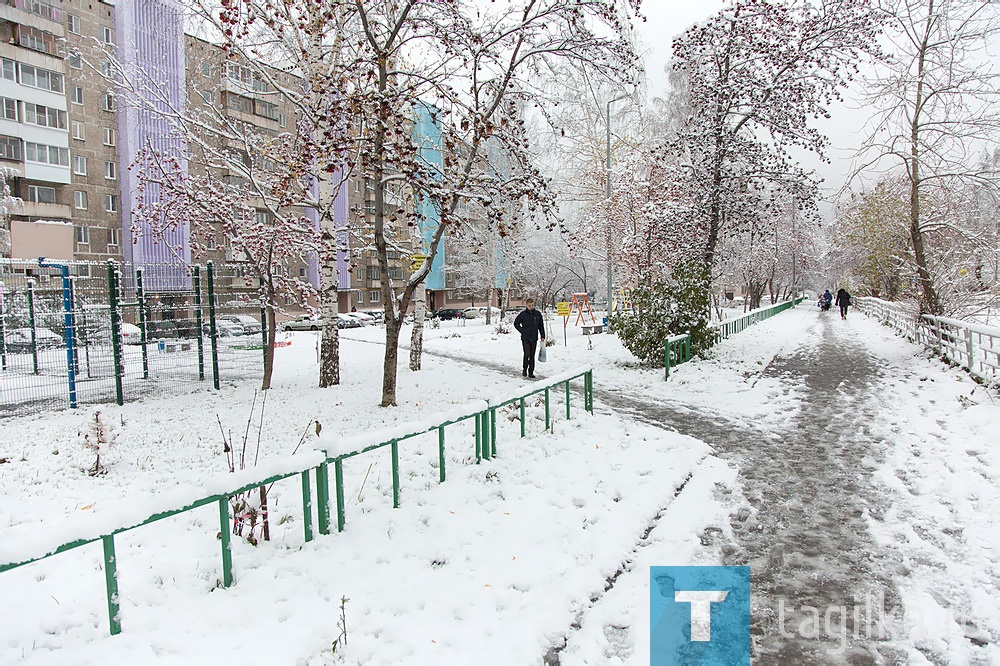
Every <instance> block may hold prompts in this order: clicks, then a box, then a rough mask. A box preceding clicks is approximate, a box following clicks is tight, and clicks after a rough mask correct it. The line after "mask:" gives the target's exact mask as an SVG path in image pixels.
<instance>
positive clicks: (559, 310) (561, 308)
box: [556, 301, 570, 317]
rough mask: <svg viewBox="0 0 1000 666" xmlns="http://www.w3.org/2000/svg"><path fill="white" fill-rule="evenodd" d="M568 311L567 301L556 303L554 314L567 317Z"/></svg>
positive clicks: (568, 304)
mask: <svg viewBox="0 0 1000 666" xmlns="http://www.w3.org/2000/svg"><path fill="white" fill-rule="evenodd" d="M569 311H570V302H569V301H559V302H558V303H556V316H558V317H568V316H569Z"/></svg>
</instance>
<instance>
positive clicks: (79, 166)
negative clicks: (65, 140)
mask: <svg viewBox="0 0 1000 666" xmlns="http://www.w3.org/2000/svg"><path fill="white" fill-rule="evenodd" d="M73 173H75V174H76V175H78V176H86V175H87V158H86V157H82V156H80V155H74V156H73Z"/></svg>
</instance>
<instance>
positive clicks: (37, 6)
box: [6, 0, 62, 23]
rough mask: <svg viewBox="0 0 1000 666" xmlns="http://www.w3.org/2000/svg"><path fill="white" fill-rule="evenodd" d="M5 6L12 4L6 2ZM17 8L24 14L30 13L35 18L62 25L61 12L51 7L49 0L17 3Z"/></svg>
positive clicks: (12, 4) (30, 0) (29, 0)
mask: <svg viewBox="0 0 1000 666" xmlns="http://www.w3.org/2000/svg"><path fill="white" fill-rule="evenodd" d="M6 4H8V5H10V6H12V7H13V6H14V3H13V2H7V3H6ZM17 6H18V7H20V8H21V9H23V10H24V11H26V12H31V13H32V14H34V15H35V16H41V17H42V18H46V19H48V20H50V21H56V22H57V23H62V10H60V9H59V8H58V7H55V6H53V3H52V2H50V1H49V0H27V1H26V2H18V3H17Z"/></svg>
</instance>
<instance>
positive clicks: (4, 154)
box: [0, 0, 73, 259]
mask: <svg viewBox="0 0 1000 666" xmlns="http://www.w3.org/2000/svg"><path fill="white" fill-rule="evenodd" d="M64 36H65V30H64V27H63V13H62V11H61V8H60V6H59V5H58V4H52V3H49V2H43V1H41V0H0V105H2V108H3V113H2V117H0V164H2V165H4V166H7V167H11V168H13V169H14V170H16V171H17V172H18V173H19V174H20V175H21V177H20V178H17V179H15V180H14V182H13V183H11V190H12V193H13V194H14V196H17V197H20V198H21V199H22V200H23V201H24V205H23V206H22V207H21V208H20V209H18V210H16V211H14V214H13V215H12V216H11V219H10V221H9V222H8V225H9V228H8V231H9V234H10V245H11V251H12V252H18V253H21V254H25V255H27V256H29V257H37V256H40V255H45V256H50V257H53V258H58V259H70V258H72V255H73V228H72V225H71V222H70V221H71V219H72V214H71V205H72V193H71V190H70V188H69V187H68V185H69V184H70V182H71V181H72V178H71V169H70V146H69V141H70V139H69V136H70V135H69V118H68V114H67V108H66V86H67V72H66V62H65V60H64V58H63V57H62V49H61V46H60V44H61V40H62V39H63V37H64ZM39 221H46V222H47V223H46V224H39V223H38V222H39Z"/></svg>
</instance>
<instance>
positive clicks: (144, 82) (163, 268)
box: [115, 0, 191, 291]
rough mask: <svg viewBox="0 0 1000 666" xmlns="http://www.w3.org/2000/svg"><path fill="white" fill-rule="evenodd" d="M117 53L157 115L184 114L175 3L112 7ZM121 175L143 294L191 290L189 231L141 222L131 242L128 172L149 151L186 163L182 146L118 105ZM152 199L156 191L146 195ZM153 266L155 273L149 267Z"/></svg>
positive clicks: (125, 2) (154, 120)
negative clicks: (159, 229)
mask: <svg viewBox="0 0 1000 666" xmlns="http://www.w3.org/2000/svg"><path fill="white" fill-rule="evenodd" d="M115 31H116V35H115V36H116V49H117V54H118V58H119V59H120V61H121V63H122V65H123V66H124V68H125V70H126V72H128V76H129V77H130V78H132V79H135V80H137V81H138V82H139V83H140V87H141V89H143V90H144V92H145V95H146V97H147V99H150V100H152V101H153V102H154V104H155V105H156V107H157V109H158V111H160V112H161V113H169V112H170V111H171V110H174V109H176V110H183V108H184V104H185V99H186V91H185V66H186V63H185V57H184V24H183V15H182V13H181V8H180V6H179V4H178V3H177V2H176V1H175V0H118V2H117V4H116V5H115ZM118 135H119V169H118V173H119V176H120V178H121V197H122V198H121V215H122V229H123V233H124V236H125V260H126V262H130V263H132V264H133V265H135V266H136V267H148V268H150V269H151V270H149V271H148V272H147V274H148V275H149V278H147V289H149V290H150V291H176V290H182V289H189V288H190V286H191V281H190V275H189V271H188V269H187V266H186V264H188V263H189V262H190V261H191V247H190V244H189V241H190V226H189V225H188V224H187V223H186V222H185V223H183V224H181V225H179V226H178V227H177V228H175V229H170V230H168V231H166V232H165V233H164V234H163V235H162V237H161V236H159V235H157V234H154V233H153V225H151V224H149V223H148V222H142V221H140V222H139V223H138V224H137V225H136V226H137V228H138V231H139V233H138V234H137V236H136V237H133V234H132V233H131V230H132V208H133V206H134V205H135V204H136V186H137V185H138V182H137V178H136V176H135V174H134V173H133V172H132V171H130V170H129V166H131V164H132V161H133V160H134V159H135V156H136V154H137V153H138V151H139V150H140V149H141V148H142V147H143V146H145V145H147V144H148V145H149V146H150V147H151V148H153V149H154V150H156V151H159V152H162V153H166V154H172V155H175V156H177V157H179V158H180V159H181V161H182V162H181V164H182V167H183V168H184V169H185V170H186V169H187V162H186V160H185V159H184V142H183V140H182V139H181V138H180V137H179V136H177V135H176V134H175V133H173V132H171V126H170V123H169V121H168V120H166V119H165V118H164V117H163V116H162V115H161V114H160V113H155V112H153V111H151V110H146V109H140V108H136V107H135V106H131V105H129V104H127V103H126V101H125V100H121V99H120V100H119V111H118ZM146 192H147V196H156V195H157V191H156V188H155V187H149V188H147V190H146ZM153 266H156V269H155V270H152V267H153Z"/></svg>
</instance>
